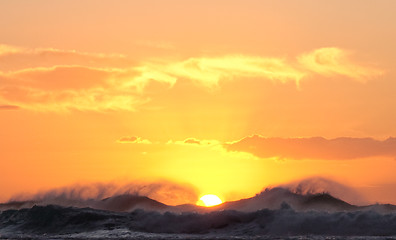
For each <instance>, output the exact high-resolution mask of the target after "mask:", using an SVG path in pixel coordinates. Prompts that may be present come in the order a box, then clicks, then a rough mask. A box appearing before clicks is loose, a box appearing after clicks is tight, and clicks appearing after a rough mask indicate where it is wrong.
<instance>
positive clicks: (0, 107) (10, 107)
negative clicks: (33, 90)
mask: <svg viewBox="0 0 396 240" xmlns="http://www.w3.org/2000/svg"><path fill="white" fill-rule="evenodd" d="M18 109H19V107H18V106H15V105H0V110H18Z"/></svg>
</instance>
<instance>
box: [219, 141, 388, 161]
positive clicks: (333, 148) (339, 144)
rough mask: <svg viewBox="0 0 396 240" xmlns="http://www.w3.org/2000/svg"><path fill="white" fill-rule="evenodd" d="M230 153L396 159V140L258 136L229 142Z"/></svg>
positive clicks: (262, 156)
mask: <svg viewBox="0 0 396 240" xmlns="http://www.w3.org/2000/svg"><path fill="white" fill-rule="evenodd" d="M224 147H225V148H226V149H227V150H229V151H241V152H248V153H251V154H253V155H255V156H257V157H260V158H281V159H296V160H301V159H313V160H316V159H317V160H351V159H359V158H369V157H391V158H396V138H388V139H386V140H384V141H379V140H375V139H372V138H349V137H342V138H335V139H325V138H322V137H312V138H265V137H262V136H258V135H254V136H250V137H245V138H243V139H241V140H239V141H236V142H232V143H226V144H224Z"/></svg>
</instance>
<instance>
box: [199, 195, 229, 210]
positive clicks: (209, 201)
mask: <svg viewBox="0 0 396 240" xmlns="http://www.w3.org/2000/svg"><path fill="white" fill-rule="evenodd" d="M222 203H223V201H221V199H220V198H219V197H218V196H216V195H213V194H207V195H204V196H202V197H201V198H200V199H199V201H198V202H197V205H199V206H205V207H212V206H216V205H219V204H222Z"/></svg>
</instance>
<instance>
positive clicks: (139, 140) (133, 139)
mask: <svg viewBox="0 0 396 240" xmlns="http://www.w3.org/2000/svg"><path fill="white" fill-rule="evenodd" d="M117 142H118V143H140V144H151V141H150V140H148V139H142V138H141V137H136V136H132V137H122V138H120V139H119V140H117Z"/></svg>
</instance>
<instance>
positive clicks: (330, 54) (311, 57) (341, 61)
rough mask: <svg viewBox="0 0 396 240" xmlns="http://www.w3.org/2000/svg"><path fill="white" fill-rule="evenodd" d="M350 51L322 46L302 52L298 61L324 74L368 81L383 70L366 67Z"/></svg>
mask: <svg viewBox="0 0 396 240" xmlns="http://www.w3.org/2000/svg"><path fill="white" fill-rule="evenodd" d="M349 55H351V53H349V52H348V51H345V50H342V49H340V48H335V47H333V48H320V49H316V50H314V51H312V52H309V53H305V54H302V55H301V56H299V57H298V62H299V63H300V64H301V65H302V67H303V68H305V69H306V70H308V71H312V72H315V73H317V74H322V75H330V76H332V75H342V76H346V77H349V78H352V79H355V80H357V81H366V80H367V79H368V78H370V77H374V76H378V75H381V74H382V73H383V72H382V71H381V70H379V69H375V68H373V67H364V66H362V65H360V64H357V63H355V62H353V61H352V60H351V59H350V58H349Z"/></svg>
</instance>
